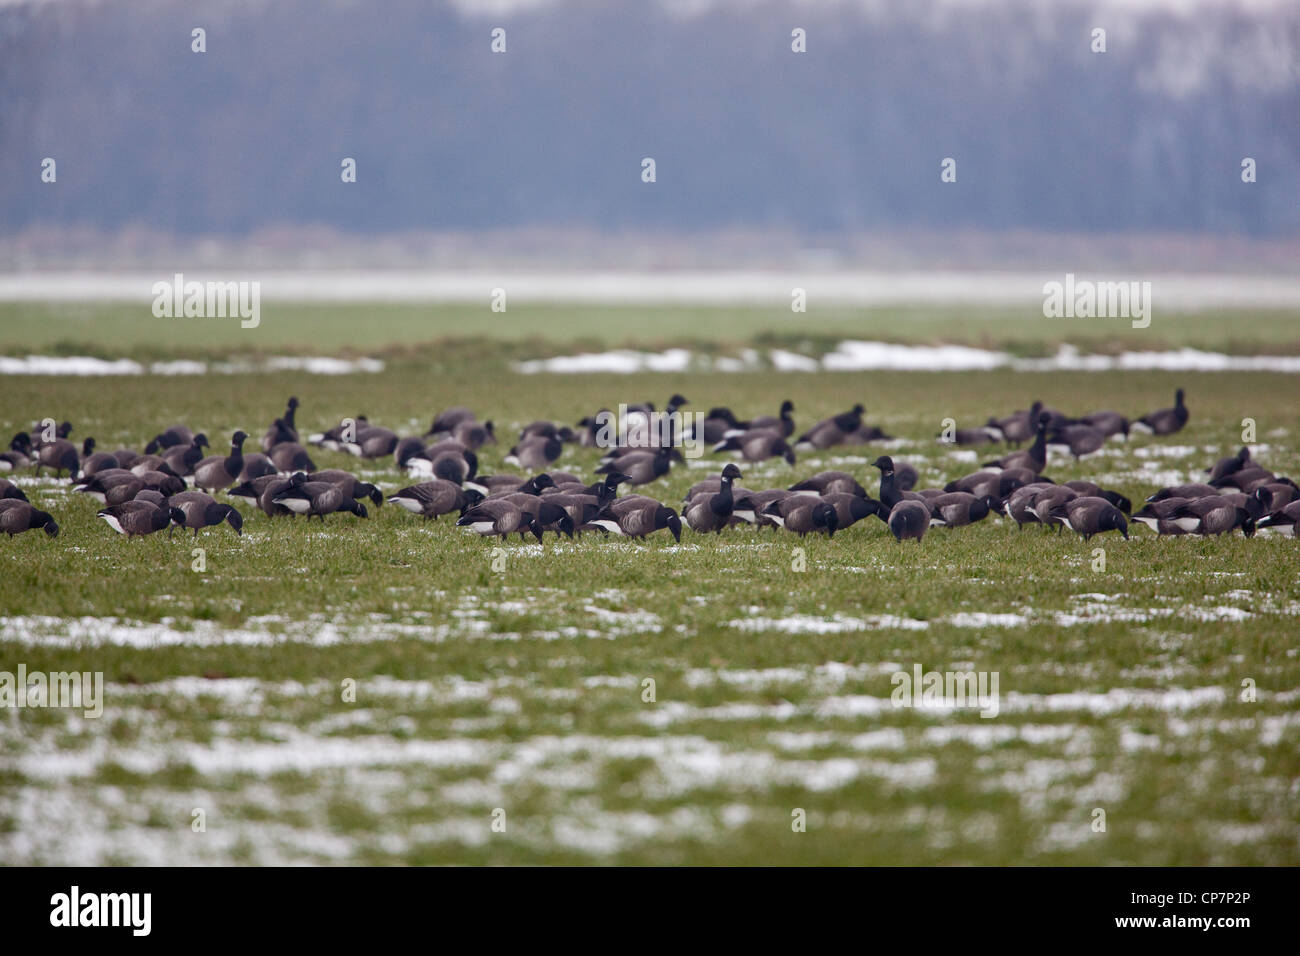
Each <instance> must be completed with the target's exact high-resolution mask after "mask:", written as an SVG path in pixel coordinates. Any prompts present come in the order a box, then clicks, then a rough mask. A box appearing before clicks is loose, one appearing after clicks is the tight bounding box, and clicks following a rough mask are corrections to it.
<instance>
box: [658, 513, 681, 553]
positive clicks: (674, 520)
mask: <svg viewBox="0 0 1300 956" xmlns="http://www.w3.org/2000/svg"><path fill="white" fill-rule="evenodd" d="M655 527H656V528H667V529H668V530H669V532H671V533H672V536H673V540H674V541H676V542H677V543H678V544H681V543H682V519H681V518H680V517H678V515H677V512H676V511H673V509H672V508H669V507H668V506H666V505H661V506H660V507H659V509H658V510H657V511H656V512H655Z"/></svg>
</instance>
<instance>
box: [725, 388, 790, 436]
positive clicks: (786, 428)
mask: <svg viewBox="0 0 1300 956" xmlns="http://www.w3.org/2000/svg"><path fill="white" fill-rule="evenodd" d="M793 412H794V402H792V401H790V399H788V398H787V399H786V400H785V401H783V402H782V403H781V412H780V414H779V415H775V416H774V415H760V416H759V417H758V418H754V419H751V420H750V421H748V422H746V423H745V425H744V426H743V427H742V426H740V425H736V426H735V427H737V428H741V430H742V431H743V430H749V429H754V428H766V429H768V430H769V431H778V432H780V433H781V437H782V438H789V437H790V436H791V435H793V434H794V415H793V414H792V413H793Z"/></svg>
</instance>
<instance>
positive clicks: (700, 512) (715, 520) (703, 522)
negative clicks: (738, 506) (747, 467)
mask: <svg viewBox="0 0 1300 956" xmlns="http://www.w3.org/2000/svg"><path fill="white" fill-rule="evenodd" d="M739 477H740V469H739V468H737V467H736V466H735V465H727V466H726V467H725V468H723V469H722V487H721V489H720V490H719V491H718V492H717V493H715V494H703V495H696V496H695V498H693V499H692V500H691V501H690V503H689V504H687V506H686V507H685V508H684V509H683V510H684V512H685V514H684V517H685V518H686V523H687V525H689V526H690V528H691V530H692V531H696V532H699V533H700V534H707V533H708V532H710V531H713V532H716V533H718V534H721V533H722V529H723V528H725V527H726V526H727V524H728V523H729V522H730V521H731V512H732V509H733V508H734V506H735V499H734V498H733V497H732V491H731V484H732V482H733V481H735V480H736V479H737V478H739Z"/></svg>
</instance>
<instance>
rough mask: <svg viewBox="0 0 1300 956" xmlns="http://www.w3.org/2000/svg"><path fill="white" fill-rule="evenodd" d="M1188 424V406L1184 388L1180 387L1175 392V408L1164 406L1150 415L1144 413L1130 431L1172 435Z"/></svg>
mask: <svg viewBox="0 0 1300 956" xmlns="http://www.w3.org/2000/svg"><path fill="white" fill-rule="evenodd" d="M1186 424H1187V406H1186V405H1184V404H1183V390H1182V389H1181V388H1180V389H1178V390H1177V391H1176V392H1174V407H1173V408H1162V409H1160V410H1159V411H1157V412H1152V413H1151V414H1150V415H1143V416H1142V417H1141V418H1139V419H1138V420H1137V421H1135V422H1134V423H1133V424H1132V426H1130V431H1137V432H1143V433H1145V434H1148V435H1172V434H1173V433H1174V432H1176V431H1180V430H1182V427H1183V426H1184V425H1186Z"/></svg>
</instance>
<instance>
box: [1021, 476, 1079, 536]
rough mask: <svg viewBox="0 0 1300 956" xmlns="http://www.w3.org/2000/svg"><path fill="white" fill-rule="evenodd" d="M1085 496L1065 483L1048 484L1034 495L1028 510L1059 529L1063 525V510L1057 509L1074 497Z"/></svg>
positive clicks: (1048, 524) (1049, 525)
mask: <svg viewBox="0 0 1300 956" xmlns="http://www.w3.org/2000/svg"><path fill="white" fill-rule="evenodd" d="M1082 497H1086V496H1084V495H1080V494H1079V493H1078V492H1077V491H1075V490H1074V489H1073V488H1067V487H1066V486H1065V485H1049V486H1048V487H1047V488H1045V489H1043V490H1042V491H1040V492H1039V493H1038V494H1037V495H1035V496H1034V500H1033V502H1032V503H1031V504H1030V505H1029V510H1030V511H1032V512H1033V513H1034V515H1035V516H1036V517H1037V518H1038V520H1039V521H1040V522H1042V523H1043V524H1045V525H1047V526H1048V527H1051V526H1052V525H1055V526H1056V530H1058V531H1059V530H1061V528H1062V527H1064V525H1065V514H1064V512H1061V513H1058V511H1057V509H1059V508H1063V507H1064V506H1065V505H1067V504H1069V503H1070V502H1071V501H1074V500H1075V499H1076V498H1082Z"/></svg>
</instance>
